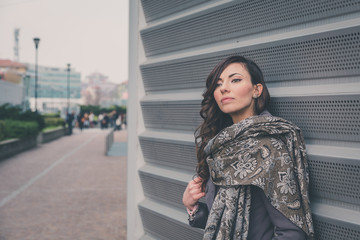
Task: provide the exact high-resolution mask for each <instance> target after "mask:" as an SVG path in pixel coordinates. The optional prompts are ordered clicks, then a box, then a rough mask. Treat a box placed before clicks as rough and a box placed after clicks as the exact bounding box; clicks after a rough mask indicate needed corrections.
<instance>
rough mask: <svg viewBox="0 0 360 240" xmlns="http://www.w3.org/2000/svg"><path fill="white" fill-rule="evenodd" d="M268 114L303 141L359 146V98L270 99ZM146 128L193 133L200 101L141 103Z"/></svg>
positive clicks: (333, 96) (349, 96) (340, 96)
mask: <svg viewBox="0 0 360 240" xmlns="http://www.w3.org/2000/svg"><path fill="white" fill-rule="evenodd" d="M271 101H272V102H271V109H270V111H271V113H272V114H273V115H274V116H279V117H283V118H285V119H287V120H289V121H291V122H293V123H295V124H296V125H297V126H299V127H300V129H301V130H302V132H303V134H304V137H305V138H315V139H325V140H341V141H353V142H360V94H359V95H331V96H303V97H274V98H272V99H271ZM141 107H142V111H143V116H144V120H145V127H146V128H155V129H171V130H184V131H194V130H195V129H196V128H197V127H198V126H199V125H200V123H201V118H200V115H199V111H200V101H195V100H192V101H156V102H155V101H154V102H141Z"/></svg>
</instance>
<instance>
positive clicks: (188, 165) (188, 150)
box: [140, 137, 197, 171]
mask: <svg viewBox="0 0 360 240" xmlns="http://www.w3.org/2000/svg"><path fill="white" fill-rule="evenodd" d="M140 144H141V149H142V151H143V154H144V158H145V161H146V162H149V163H154V164H159V165H161V166H169V167H174V168H176V169H184V170H188V171H194V169H195V167H196V162H197V160H196V153H195V145H194V143H186V142H176V141H175V140H174V141H171V142H170V141H169V140H156V139H153V138H146V137H140ZM169 156H171V157H169Z"/></svg>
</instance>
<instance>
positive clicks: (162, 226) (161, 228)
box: [139, 204, 203, 240]
mask: <svg viewBox="0 0 360 240" xmlns="http://www.w3.org/2000/svg"><path fill="white" fill-rule="evenodd" d="M139 210H140V214H141V218H142V220H143V225H144V228H145V231H146V232H148V233H150V234H151V235H153V236H155V237H156V238H157V239H171V240H177V239H179V240H184V239H194V240H196V239H199V240H200V239H202V236H203V233H202V231H201V230H199V229H195V228H191V227H190V226H189V225H187V224H186V223H184V221H179V220H178V219H173V218H171V217H170V216H168V215H166V214H163V213H159V212H156V211H153V210H152V209H151V208H148V207H147V206H145V204H140V205H139ZM184 217H185V218H186V215H184Z"/></svg>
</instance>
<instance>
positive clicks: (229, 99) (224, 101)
mask: <svg viewBox="0 0 360 240" xmlns="http://www.w3.org/2000/svg"><path fill="white" fill-rule="evenodd" d="M232 100H233V98H231V97H224V98H222V99H221V103H228V102H231V101H232Z"/></svg>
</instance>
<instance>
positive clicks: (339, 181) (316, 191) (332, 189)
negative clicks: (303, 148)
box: [308, 151, 360, 209]
mask: <svg viewBox="0 0 360 240" xmlns="http://www.w3.org/2000/svg"><path fill="white" fill-rule="evenodd" d="M310 153H311V151H310ZM359 157H360V156H359ZM308 162H309V167H310V180H311V183H310V193H311V198H312V199H313V198H327V199H331V200H335V201H337V202H345V203H350V204H355V205H357V207H358V208H359V209H360V188H359V186H360V178H359V176H360V158H359V159H347V158H337V157H329V156H326V157H325V156H314V155H312V154H309V156H308ZM339 207H342V206H339Z"/></svg>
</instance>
